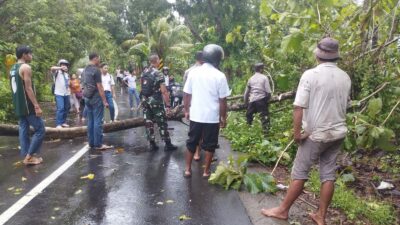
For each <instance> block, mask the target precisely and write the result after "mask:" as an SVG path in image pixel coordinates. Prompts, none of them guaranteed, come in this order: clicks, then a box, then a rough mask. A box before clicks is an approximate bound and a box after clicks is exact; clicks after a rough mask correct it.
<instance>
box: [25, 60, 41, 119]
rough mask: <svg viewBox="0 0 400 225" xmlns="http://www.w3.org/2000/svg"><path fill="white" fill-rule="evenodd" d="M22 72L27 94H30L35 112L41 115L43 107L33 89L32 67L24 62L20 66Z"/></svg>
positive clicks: (38, 115)
mask: <svg viewBox="0 0 400 225" xmlns="http://www.w3.org/2000/svg"><path fill="white" fill-rule="evenodd" d="M20 74H22V77H23V79H24V84H25V92H26V95H27V96H28V98H29V100H30V101H31V102H32V104H33V106H34V108H35V114H36V116H37V117H41V116H42V109H41V108H40V106H39V103H38V101H37V99H36V96H35V93H34V92H33V89H32V69H31V67H30V66H29V65H27V64H23V65H22V66H21V68H20Z"/></svg>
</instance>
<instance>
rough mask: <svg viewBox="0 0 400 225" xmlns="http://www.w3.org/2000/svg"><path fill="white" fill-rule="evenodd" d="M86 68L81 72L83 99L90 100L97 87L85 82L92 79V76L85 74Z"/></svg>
mask: <svg viewBox="0 0 400 225" xmlns="http://www.w3.org/2000/svg"><path fill="white" fill-rule="evenodd" d="M86 69H87V67H85V69H84V70H83V72H82V78H83V79H82V80H83V93H82V94H83V97H85V98H92V97H93V96H94V94H95V93H96V92H97V87H96V86H94V85H92V84H89V83H88V82H87V81H88V79H93V76H94V74H93V73H91V74H89V73H86Z"/></svg>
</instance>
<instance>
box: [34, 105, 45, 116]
mask: <svg viewBox="0 0 400 225" xmlns="http://www.w3.org/2000/svg"><path fill="white" fill-rule="evenodd" d="M35 114H36V116H37V117H42V115H43V111H42V109H41V108H40V106H35Z"/></svg>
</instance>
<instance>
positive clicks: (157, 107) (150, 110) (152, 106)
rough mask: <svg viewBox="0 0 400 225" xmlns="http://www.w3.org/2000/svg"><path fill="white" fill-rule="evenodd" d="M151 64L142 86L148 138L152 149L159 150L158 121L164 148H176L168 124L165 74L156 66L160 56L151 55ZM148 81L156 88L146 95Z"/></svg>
mask: <svg viewBox="0 0 400 225" xmlns="http://www.w3.org/2000/svg"><path fill="white" fill-rule="evenodd" d="M149 60H150V64H151V67H150V68H149V71H146V72H145V73H144V74H143V75H142V79H141V86H142V93H141V96H142V105H143V114H144V119H145V120H146V134H147V139H148V140H149V141H150V148H151V149H152V150H157V149H158V146H157V144H156V143H155V136H154V123H157V125H158V128H159V130H160V136H161V138H162V139H163V140H164V141H165V148H164V150H166V151H170V150H176V149H177V147H176V146H175V145H173V144H172V143H171V138H170V136H169V132H168V124H167V116H166V111H165V109H164V102H165V108H166V109H167V112H168V113H169V110H170V107H171V105H170V101H169V94H168V91H167V89H166V87H165V80H164V75H163V74H162V73H160V72H159V71H158V70H157V69H156V68H158V66H159V61H160V59H159V57H158V56H157V55H152V56H150V59H149ZM146 74H151V75H152V76H153V77H154V80H146V79H145V78H144V76H146ZM146 82H154V90H153V92H152V94H151V95H150V96H146V94H144V93H143V92H144V91H146V90H144V89H145V85H146Z"/></svg>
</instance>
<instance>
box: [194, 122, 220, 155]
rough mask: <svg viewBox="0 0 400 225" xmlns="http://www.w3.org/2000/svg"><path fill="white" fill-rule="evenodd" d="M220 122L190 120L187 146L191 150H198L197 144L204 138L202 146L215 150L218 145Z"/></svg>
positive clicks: (208, 149)
mask: <svg viewBox="0 0 400 225" xmlns="http://www.w3.org/2000/svg"><path fill="white" fill-rule="evenodd" d="M218 136H219V123H198V122H194V121H190V127H189V139H188V140H187V141H186V147H187V148H188V150H189V151H190V152H193V153H194V152H196V146H197V145H199V143H200V141H201V140H203V143H202V144H201V146H200V147H201V148H202V149H204V150H205V151H208V152H215V149H216V148H217V146H218Z"/></svg>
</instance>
